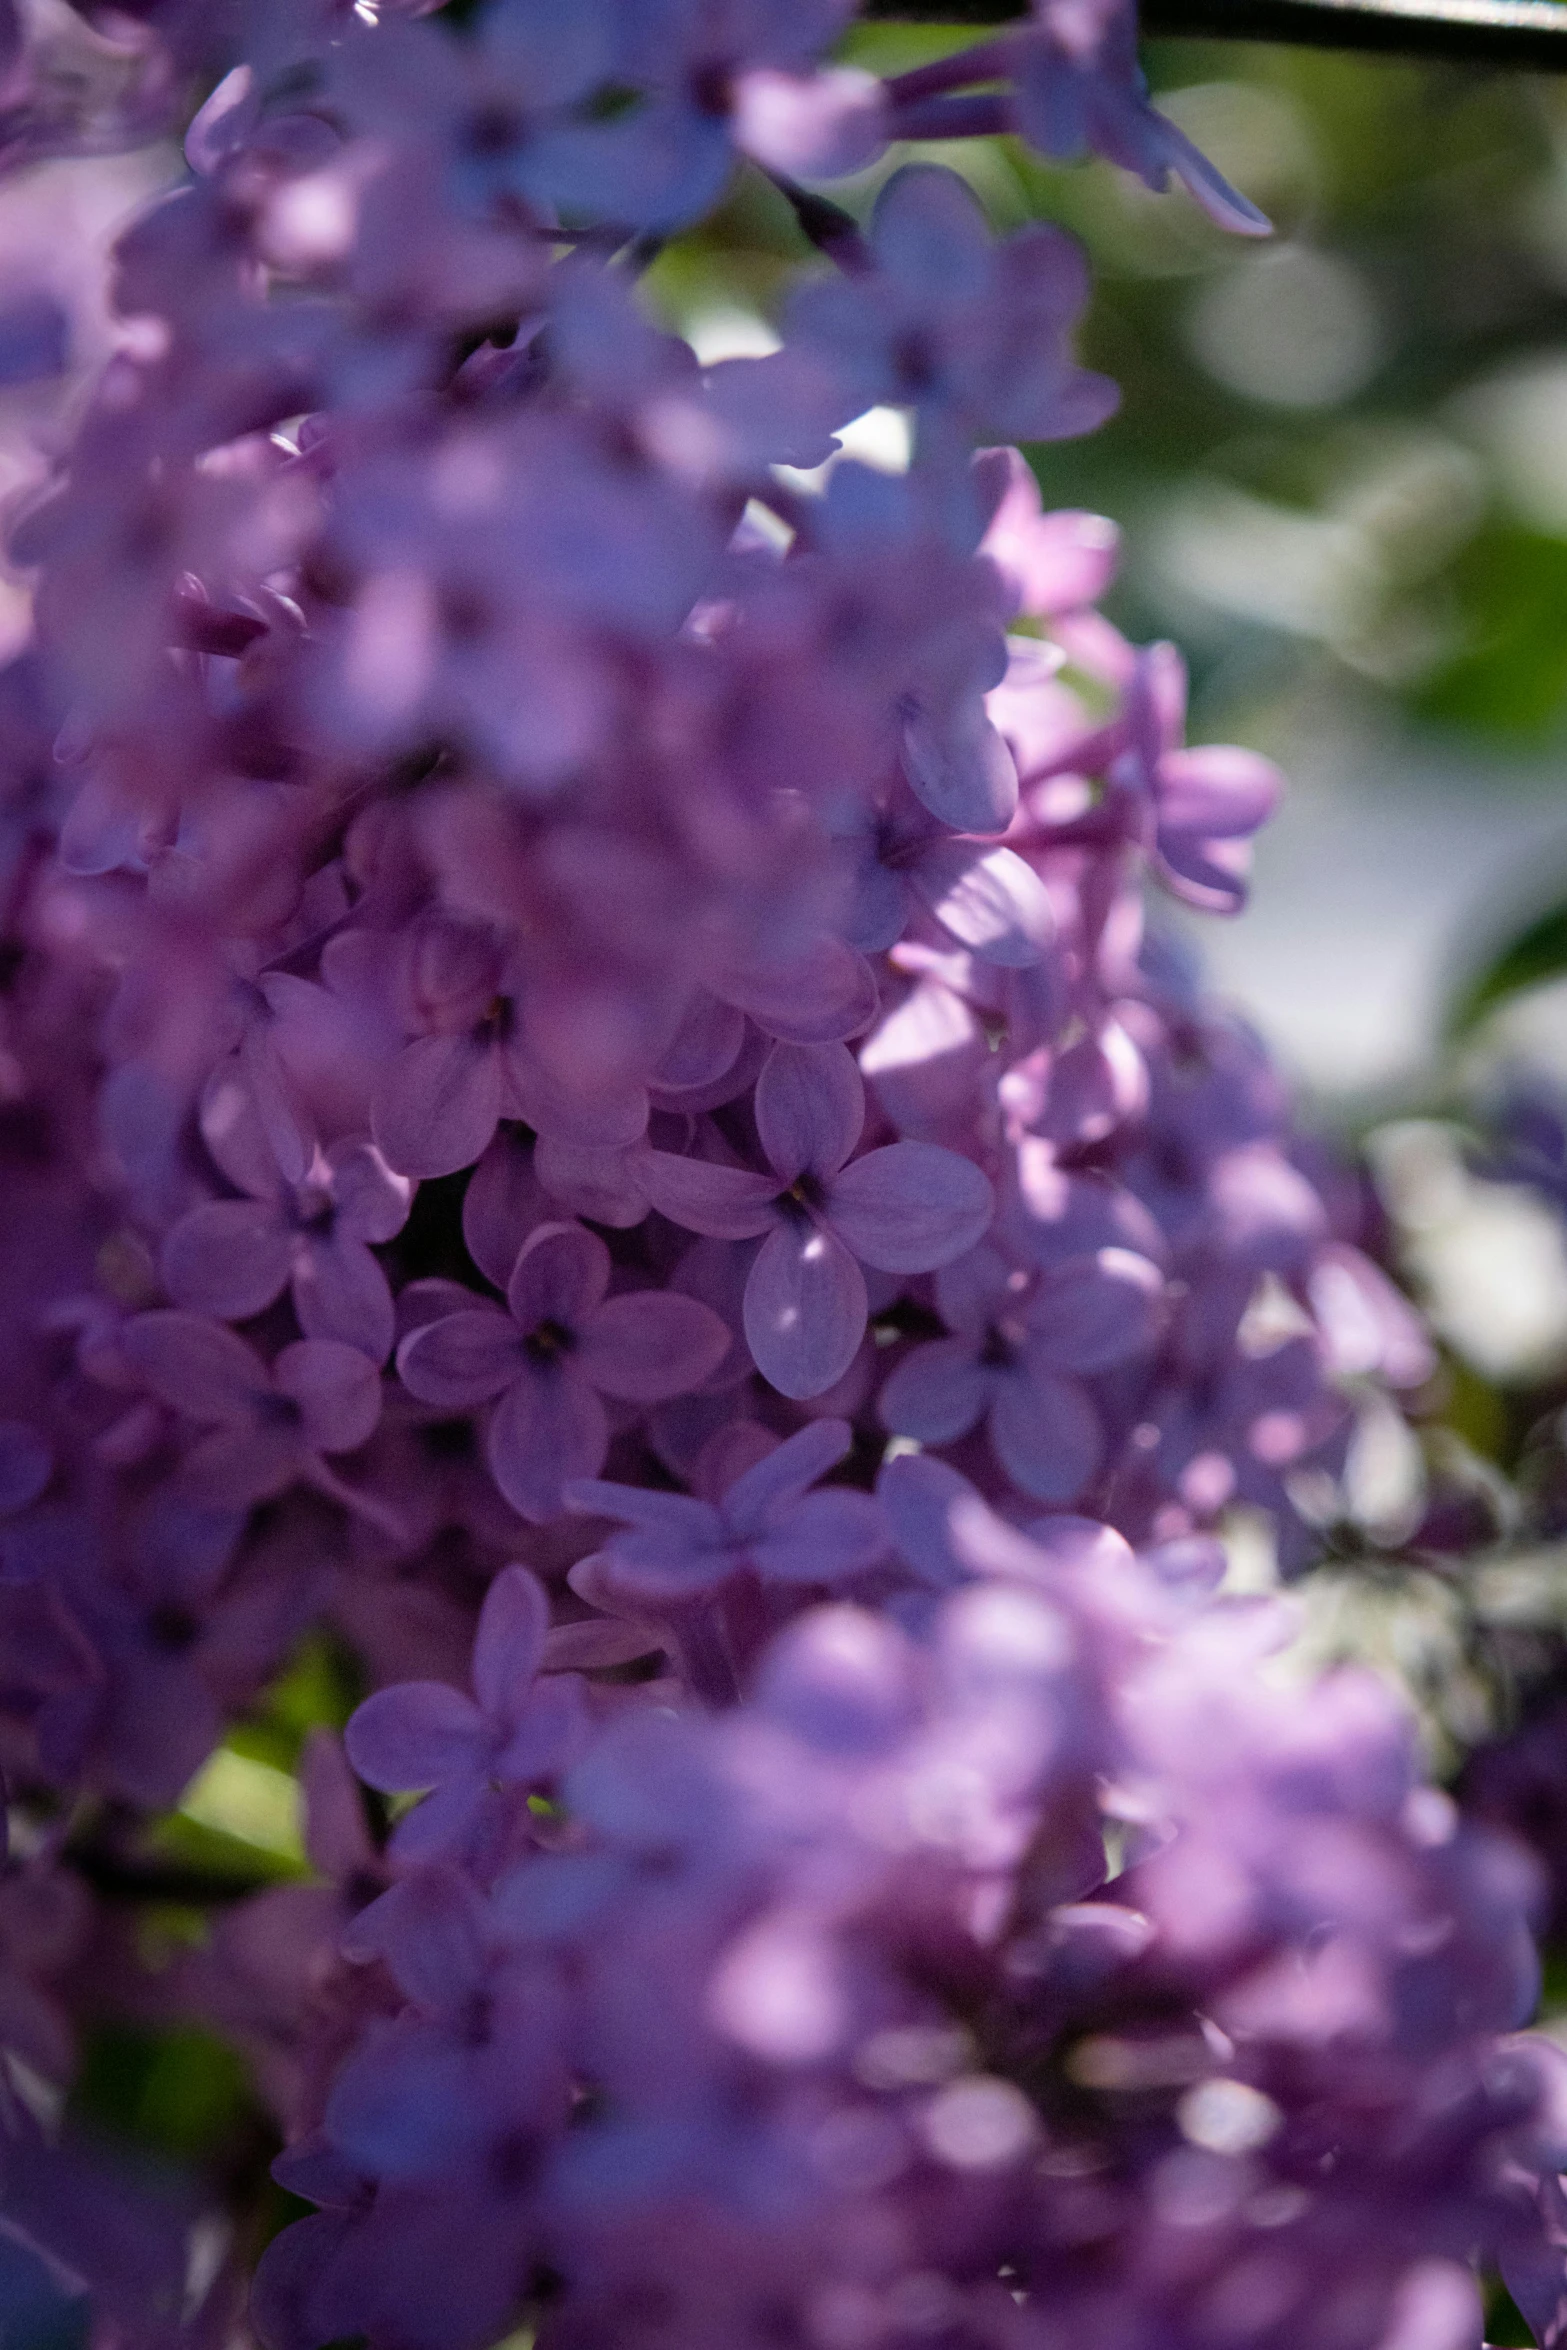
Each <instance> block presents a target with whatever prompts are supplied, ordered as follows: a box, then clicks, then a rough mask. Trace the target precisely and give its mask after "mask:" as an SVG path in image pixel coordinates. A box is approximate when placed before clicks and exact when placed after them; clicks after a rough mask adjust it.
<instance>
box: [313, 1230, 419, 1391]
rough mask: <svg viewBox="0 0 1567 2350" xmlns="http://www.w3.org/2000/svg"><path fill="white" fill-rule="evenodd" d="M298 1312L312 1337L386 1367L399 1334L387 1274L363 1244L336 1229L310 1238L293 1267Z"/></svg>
mask: <svg viewBox="0 0 1567 2350" xmlns="http://www.w3.org/2000/svg"><path fill="white" fill-rule="evenodd" d="M294 1311H295V1313H296V1314H297V1315H298V1316H299V1327H300V1329H301V1330H303V1332H304V1334H305V1336H306V1337H307V1338H336V1339H340V1340H341V1341H342V1343H343V1344H344V1345H345V1346H353V1347H357V1348H358V1349H359V1352H360V1353H361V1354H365V1355H368V1356H369V1357H370V1359H371V1361H372V1362H375V1363H384V1362H385V1360H386V1358H387V1356H388V1355H389V1354H390V1353H391V1351H392V1340H393V1339H394V1337H395V1336H396V1335H397V1316H396V1313H395V1312H394V1310H393V1306H392V1293H391V1290H390V1289H389V1288H388V1287H387V1280H386V1275H385V1274H384V1273H383V1272H382V1270H381V1268H380V1265H379V1264H378V1263H377V1262H376V1260H375V1258H374V1257H373V1256H372V1255H371V1254H370V1251H369V1249H368V1248H366V1246H365V1244H364V1242H363V1241H362V1240H355V1239H354V1237H353V1235H352V1234H351V1233H348V1232H344V1231H341V1230H335V1231H334V1232H333V1234H332V1237H331V1239H330V1240H310V1241H307V1243H306V1244H305V1246H304V1248H303V1249H302V1250H301V1251H300V1253H299V1257H298V1260H297V1261H296V1263H295V1266H294Z"/></svg>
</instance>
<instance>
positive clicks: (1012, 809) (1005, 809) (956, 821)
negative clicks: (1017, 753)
mask: <svg viewBox="0 0 1567 2350" xmlns="http://www.w3.org/2000/svg"><path fill="white" fill-rule="evenodd" d="M903 771H904V773H905V774H906V775H907V777H908V779H909V782H910V784H911V785H912V786H913V789H914V793H915V796H916V798H918V799H919V800H920V801H921V802H922V804H923V805H924V806H925V807H927V808H928V809H929V810H930V812H931V814H932V815H933V816H935V817H938V818H939V819H940V821H941V822H942V823H943V824H947V825H950V826H951V827H952V829H953V831H954V832H1005V830H1006V828H1007V826H1008V825H1009V824H1010V823H1011V821H1012V819H1013V817H1014V816H1015V815H1016V814H1017V767H1016V765H1015V764H1014V761H1013V758H1012V753H1011V751H1010V750H1009V749H1008V748H1007V744H1006V741H1005V739H1004V738H1003V736H1001V735H1000V734H999V733H998V732H997V731H996V729H995V727H994V726H992V725H991V723H990V720H989V719H988V718H987V717H986V716H985V714H984V711H983V710H982V709H981V707H980V706H979V703H978V700H977V697H976V700H975V703H974V705H973V706H972V707H969V706H967V705H960V706H958V707H957V708H955V709H952V710H931V711H921V712H919V713H917V714H916V715H915V716H913V717H911V718H909V719H908V720H907V721H906V722H905V724H904V729H903Z"/></svg>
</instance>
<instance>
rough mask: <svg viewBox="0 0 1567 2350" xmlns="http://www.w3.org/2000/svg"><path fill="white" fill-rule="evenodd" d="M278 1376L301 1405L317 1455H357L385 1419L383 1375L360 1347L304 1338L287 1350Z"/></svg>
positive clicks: (285, 1392) (303, 1424)
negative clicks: (355, 1453)
mask: <svg viewBox="0 0 1567 2350" xmlns="http://www.w3.org/2000/svg"><path fill="white" fill-rule="evenodd" d="M273 1376H274V1377H275V1378H276V1380H277V1384H278V1389H279V1392H280V1393H281V1394H283V1395H287V1396H292V1398H293V1399H294V1401H295V1403H297V1404H298V1406H299V1408H300V1413H301V1415H302V1418H301V1433H302V1434H303V1436H304V1440H305V1442H306V1444H308V1445H310V1446H312V1447H313V1448H314V1450H315V1451H317V1452H352V1451H353V1450H354V1448H355V1446H356V1445H360V1444H363V1443H364V1441H365V1439H366V1438H367V1437H368V1436H369V1435H370V1434H371V1432H372V1430H373V1429H374V1427H375V1424H376V1422H377V1420H379V1418H380V1417H381V1374H380V1372H379V1371H378V1370H377V1369H376V1366H375V1364H374V1363H373V1362H371V1361H370V1359H369V1357H368V1356H367V1355H362V1354H361V1353H360V1351H359V1349H358V1347H357V1346H343V1345H342V1344H340V1343H339V1341H338V1340H336V1339H335V1338H302V1339H300V1340H299V1341H298V1343H297V1344H296V1345H294V1346H285V1347H284V1349H283V1351H282V1353H281V1354H280V1355H279V1356H278V1359H277V1361H276V1363H275V1364H274V1365H273Z"/></svg>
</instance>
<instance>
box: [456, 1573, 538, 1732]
mask: <svg viewBox="0 0 1567 2350" xmlns="http://www.w3.org/2000/svg"><path fill="white" fill-rule="evenodd" d="M549 1628H550V1603H549V1601H548V1600H547V1599H546V1598H545V1596H544V1589H543V1586H542V1584H541V1583H540V1582H539V1580H538V1577H537V1576H536V1575H530V1574H529V1572H528V1570H527V1568H526V1567H502V1569H501V1571H500V1573H499V1574H498V1575H497V1576H496V1578H495V1580H494V1582H493V1583H492V1584H491V1585H490V1588H489V1590H488V1591H487V1592H486V1593H485V1595H484V1605H483V1607H482V1608H481V1609H480V1610H479V1628H478V1631H477V1632H476V1633H475V1635H474V1642H473V1688H474V1695H475V1696H476V1697H477V1698H478V1700H479V1704H480V1706H481V1707H482V1709H483V1711H484V1712H485V1713H486V1714H488V1715H489V1716H490V1718H491V1719H492V1720H493V1721H499V1722H506V1721H512V1720H514V1719H515V1716H516V1712H517V1708H518V1707H519V1706H520V1705H521V1703H522V1701H523V1699H524V1697H525V1696H526V1694H527V1691H528V1688H529V1685H530V1683H531V1682H532V1680H533V1676H534V1674H535V1673H536V1672H537V1671H538V1669H539V1659H540V1657H541V1656H542V1655H543V1653H544V1636H545V1634H546V1633H547V1632H548V1630H549Z"/></svg>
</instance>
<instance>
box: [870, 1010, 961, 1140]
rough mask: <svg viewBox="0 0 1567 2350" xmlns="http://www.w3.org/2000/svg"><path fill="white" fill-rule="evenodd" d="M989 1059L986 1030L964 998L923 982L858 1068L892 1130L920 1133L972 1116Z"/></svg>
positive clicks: (885, 1024) (881, 1029) (876, 1036)
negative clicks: (972, 1107) (866, 1080)
mask: <svg viewBox="0 0 1567 2350" xmlns="http://www.w3.org/2000/svg"><path fill="white" fill-rule="evenodd" d="M989 1059H990V1046H989V1044H988V1043H987V1041H986V1038H985V1032H984V1029H983V1028H982V1027H981V1026H980V1023H979V1021H978V1020H977V1019H976V1018H975V1016H974V1013H973V1011H972V1010H971V1009H970V1007H969V1006H968V1005H967V1004H966V1003H965V1002H964V1001H963V998H962V997H961V996H960V995H955V994H954V993H953V991H952V989H951V988H950V987H946V986H944V985H943V984H942V982H941V981H940V980H939V979H934V978H926V979H922V980H921V981H920V983H919V985H918V986H917V987H916V988H914V989H913V991H912V992H911V993H910V994H909V995H907V996H905V998H904V1000H903V1002H902V1003H901V1004H899V1005H898V1007H897V1009H896V1010H895V1011H892V1012H889V1013H888V1014H887V1016H886V1018H885V1019H884V1020H883V1021H881V1023H880V1024H879V1026H878V1027H877V1028H876V1030H875V1031H874V1033H873V1034H872V1036H871V1038H870V1041H869V1042H868V1043H867V1044H866V1045H864V1046H863V1047H862V1049H861V1052H860V1067H861V1069H862V1070H863V1071H864V1073H865V1075H866V1077H867V1078H868V1079H869V1081H870V1083H871V1084H872V1085H873V1086H874V1087H875V1089H876V1097H877V1099H878V1101H879V1102H880V1103H881V1106H882V1108H883V1109H884V1110H885V1112H886V1113H887V1116H888V1117H889V1118H890V1119H891V1120H892V1123H893V1125H894V1126H897V1127H900V1128H901V1129H902V1130H903V1131H904V1132H905V1133H909V1132H913V1133H915V1134H917V1133H918V1132H919V1131H920V1129H921V1128H922V1127H926V1128H930V1127H935V1128H940V1127H942V1126H944V1125H945V1124H946V1123H947V1121H948V1120H949V1119H952V1118H963V1117H966V1116H967V1115H969V1112H970V1105H971V1104H972V1102H973V1099H974V1089H975V1085H976V1082H977V1080H978V1078H979V1075H980V1072H981V1071H982V1070H983V1069H984V1067H985V1064H986V1063H987V1061H988V1060H989Z"/></svg>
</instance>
